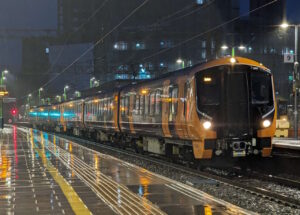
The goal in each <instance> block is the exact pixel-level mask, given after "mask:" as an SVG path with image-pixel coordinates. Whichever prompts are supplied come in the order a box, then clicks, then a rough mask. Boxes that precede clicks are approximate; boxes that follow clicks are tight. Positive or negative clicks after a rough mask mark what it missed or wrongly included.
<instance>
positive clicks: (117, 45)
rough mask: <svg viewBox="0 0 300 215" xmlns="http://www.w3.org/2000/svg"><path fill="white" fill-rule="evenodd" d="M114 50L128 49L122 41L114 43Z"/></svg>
mask: <svg viewBox="0 0 300 215" xmlns="http://www.w3.org/2000/svg"><path fill="white" fill-rule="evenodd" d="M114 49H116V50H120V51H124V50H127V49H128V44H127V43H126V42H124V41H120V42H116V43H115V44H114Z"/></svg>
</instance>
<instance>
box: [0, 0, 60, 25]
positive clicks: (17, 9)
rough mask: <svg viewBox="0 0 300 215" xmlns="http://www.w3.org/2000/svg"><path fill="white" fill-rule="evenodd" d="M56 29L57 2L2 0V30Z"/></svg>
mask: <svg viewBox="0 0 300 215" xmlns="http://www.w3.org/2000/svg"><path fill="white" fill-rule="evenodd" d="M56 28H57V1H56V0H0V29H56Z"/></svg>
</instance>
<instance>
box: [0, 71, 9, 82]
mask: <svg viewBox="0 0 300 215" xmlns="http://www.w3.org/2000/svg"><path fill="white" fill-rule="evenodd" d="M6 74H8V70H7V69H6V70H4V71H2V72H1V85H3V80H5V76H4V75H6Z"/></svg>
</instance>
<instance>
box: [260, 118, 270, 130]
mask: <svg viewBox="0 0 300 215" xmlns="http://www.w3.org/2000/svg"><path fill="white" fill-rule="evenodd" d="M262 125H263V126H264V128H268V127H270V125H271V121H270V120H268V119H266V120H264V121H263V123H262Z"/></svg>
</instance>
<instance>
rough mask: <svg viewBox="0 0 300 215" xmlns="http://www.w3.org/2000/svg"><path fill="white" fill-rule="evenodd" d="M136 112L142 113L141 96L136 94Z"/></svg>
mask: <svg viewBox="0 0 300 215" xmlns="http://www.w3.org/2000/svg"><path fill="white" fill-rule="evenodd" d="M135 113H136V114H140V96H139V95H136V96H135Z"/></svg>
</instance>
